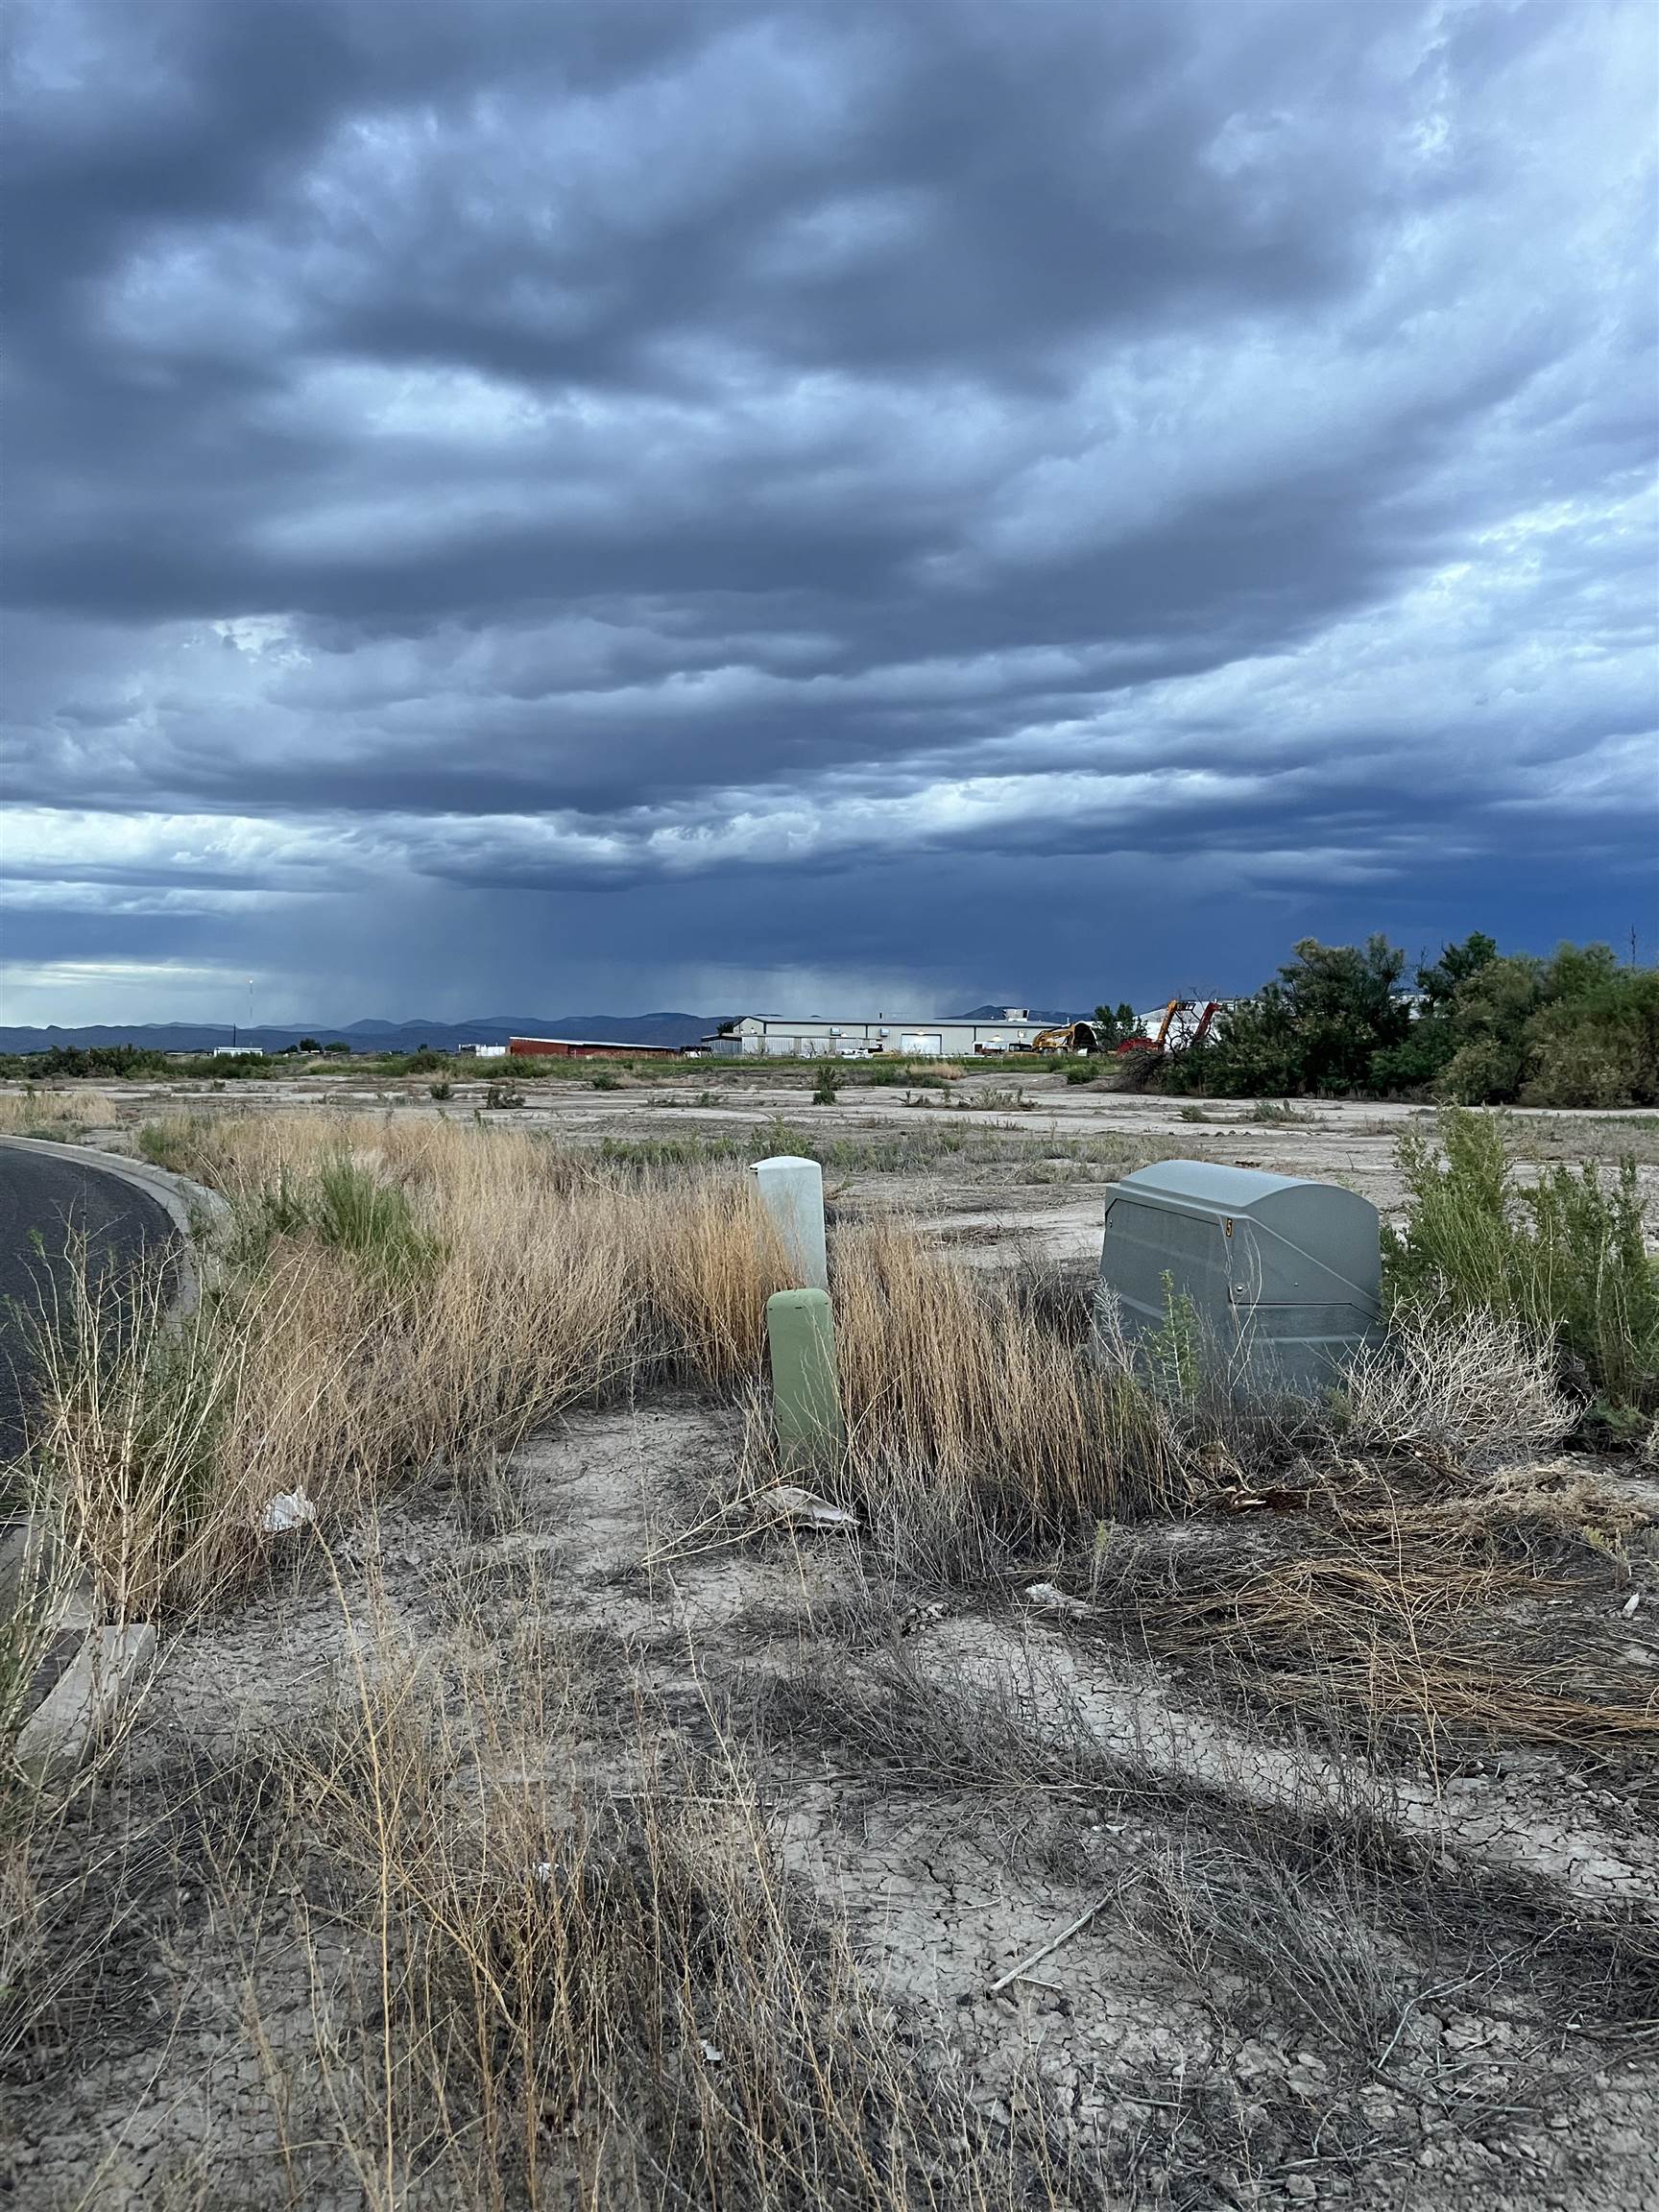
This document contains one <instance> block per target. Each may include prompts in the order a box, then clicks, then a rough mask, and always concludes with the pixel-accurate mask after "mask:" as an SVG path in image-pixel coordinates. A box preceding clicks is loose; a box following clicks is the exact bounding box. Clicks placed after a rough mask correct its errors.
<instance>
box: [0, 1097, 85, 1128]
mask: <svg viewBox="0 0 1659 2212" xmlns="http://www.w3.org/2000/svg"><path fill="white" fill-rule="evenodd" d="M82 1106H83V1101H82V1100H80V1099H78V1098H77V1097H76V1096H75V1094H73V1093H72V1092H62V1091H36V1089H35V1087H34V1085H33V1084H30V1085H28V1086H27V1087H26V1088H25V1089H23V1090H22V1091H0V1135H4V1136H8V1137H65V1138H67V1137H72V1136H74V1135H76V1134H77V1132H79V1131H80V1130H82V1129H84V1127H85V1125H86V1117H85V1114H84V1112H83V1111H82Z"/></svg>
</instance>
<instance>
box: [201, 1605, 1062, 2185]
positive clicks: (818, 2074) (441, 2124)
mask: <svg viewBox="0 0 1659 2212" xmlns="http://www.w3.org/2000/svg"><path fill="white" fill-rule="evenodd" d="M534 1616H535V1608H532V1609H531V1613H530V1616H529V1618H528V1619H527V1621H526V1623H525V1624H524V1625H523V1626H522V1627H521V1628H520V1629H519V1630H518V1631H517V1633H515V1634H512V1635H510V1636H509V1637H508V1638H506V1639H505V1640H504V1641H503V1642H501V1643H499V1644H493V1643H491V1642H489V1641H488V1639H487V1638H484V1637H483V1632H482V1631H481V1630H480V1629H479V1628H478V1627H477V1625H476V1624H472V1625H470V1626H469V1627H467V1628H466V1629H465V1630H464V1631H463V1633H461V1634H460V1635H459V1636H457V1638H456V1639H455V1641H454V1642H453V1643H451V1644H450V1645H449V1646H448V1647H446V1648H445V1650H444V1651H443V1653H442V1654H441V1660H442V1663H441V1664H426V1665H422V1664H421V1661H420V1659H419V1657H418V1655H417V1654H416V1653H415V1652H414V1651H412V1650H410V1649H407V1648H404V1647H401V1646H400V1645H399V1644H398V1643H397V1640H396V1638H389V1636H388V1631H387V1627H386V1624H385V1623H384V1622H380V1623H368V1624H364V1625H365V1628H366V1632H365V1634H364V1635H363V1636H362V1637H361V1639H360V1641H359V1648H360V1649H362V1650H364V1651H365V1652H366V1656H365V1657H364V1658H363V1659H362V1661H361V1662H360V1664H359V1666H358V1669H357V1671H356V1672H355V1674H354V1676H353V1678H352V1679H350V1680H349V1682H348V1684H347V1686H346V1688H345V1690H344V1692H343V1694H342V1696H341V1698H340V1701H339V1703H338V1706H337V1708H336V1710H335V1712H334V1714H333V1716H332V1719H331V1721H330V1722H329V1724H328V1725H327V1726H326V1727H325V1728H324V1729H321V1730H313V1731H312V1732H310V1733H309V1734H307V1735H306V1736H304V1737H302V1738H299V1739H296V1740H294V1741H292V1742H288V1743H282V1744H280V1745H278V1746H276V1748H275V1750H274V1751H272V1752H271V1753H269V1754H268V1755H267V1756H266V1758H265V1759H264V1760H263V1762H262V1767H263V1772H262V1774H261V1777H260V1793H261V1795H262V1797H263V1799H264V1801H265V1804H266V1807H267V1820H268V1821H269V1820H270V1809H271V1808H272V1807H275V1808H276V1818H275V1823H274V1833H273V1835H272V1837H271V1840H270V1843H269V1845H268V1849H269V1853H270V1859H271V1863H272V1866H273V1869H276V1867H278V1866H286V1867H289V1868H295V1867H299V1866H301V1865H302V1866H303V1867H304V1868H305V1869H306V1880H305V1882H304V1883H303V1885H301V1884H299V1883H293V1882H289V1881H287V1880H286V1879H284V1880H281V1881H280V1882H278V1883H276V1885H275V1893H276V1894H277V1895H279V1896H284V1897H286V1898H287V1899H289V1900H290V1901H291V1902H290V1905H289V1907H288V1908H287V1911H286V1913H285V1915H284V1924H283V1925H279V1926H274V1925H266V1926H263V1927H260V1926H257V1925H254V1924H250V1925H249V1926H248V1928H247V1931H246V1936H245V1942H246V1948H247V1955H248V1964H247V1984H248V1989H249V2001H248V2006H247V2012H248V2020H247V2023H246V2026H247V2032H248V2035H249V2037H250V2040H252V2043H253V2044H254V2047H255V2048H256V2049H260V2050H264V2051H268V2052H275V2051H276V2050H277V2049H278V2047H279V2045H280V2043H281V2038H280V2036H279V2035H278V2034H277V2033H276V2032H275V2031H274V2030H273V2031H272V2032H267V2015H268V2013H269V2012H270V2011H271V2008H273V2007H274V2006H275V2007H278V2008H279V2007H280V2006H281V2005H282V2002H283V1992H284V1977H285V1976H291V1974H292V1961H293V1960H294V1959H295V1958H296V1957H297V1956H298V1957H301V1958H302V1959H304V1960H307V1961H308V1969H307V1975H306V1979H307V1982H308V1984H309V1989H310V2007H309V2010H310V2018H311V2023H312V2033H311V2037H310V2045H309V2048H308V2049H303V2050H296V2049H295V2048H294V2045H293V2040H292V2037H290V2038H289V2039H288V2042H287V2047H286V2056H285V2060H284V2061H283V2063H282V2066H281V2079H280V2080H273V2082H272V2101H273V2106H274V2110H275V2113H276V2121H277V2125H278V2128H279V2130H280V2135H281V2142H280V2149H279V2155H280V2157H281V2160H282V2162H283V2164H284V2165H285V2166H286V2167H287V2170H288V2171H289V2173H290V2175H291V2176H303V2180H302V2182H301V2186H302V2187H303V2186H307V2185H308V2186H310V2187H313V2188H315V2187H318V2186H320V2185H321V2184H322V2183H323V2182H324V2181H325V2179H327V2180H333V2181H336V2182H338V2181H339V2180H341V2179H345V2178H348V2177H349V2179H350V2180H351V2181H352V2182H354V2184H355V2186H356V2188H357V2189H358V2190H359V2191H360V2192H361V2197H362V2200H363V2201H364V2202H366V2203H370V2204H374V2205H383V2206H387V2207H390V2206H391V2205H393V2204H394V2203H400V2202H407V2201H416V2200H419V2201H421V2202H426V2203H443V2204H445V2205H455V2206H458V2207H465V2208H467V2212H472V2208H479V2212H482V2208H484V2207H490V2208H491V2212H494V2208H496V2207H500V2206H506V2205H524V2206H531V2205H539V2204H555V2203H557V2204H566V2203H568V2204H581V2205H595V2206H597V2205H605V2206H608V2207H609V2206H615V2207H618V2208H622V2212H626V2208H628V2207H637V2208H640V2212H643V2208H644V2207H646V2206H651V2207H657V2206H661V2205H664V2204H702V2205H715V2204H718V2205H721V2206H729V2207H732V2208H733V2212H761V2208H765V2212H774V2208H776V2212H791V2208H793V2212H836V2208H841V2212H854V2208H856V2212H884V2208H888V2212H920V2208H922V2207H926V2208H928V2212H947V2208H948V2207H950V2208H954V2207H965V2208H967V2212H1015V2207H1017V2206H1029V2207H1033V2208H1035V2207H1038V2206H1055V2207H1057V2206H1060V2205H1063V2204H1072V2205H1076V2206H1079V2207H1082V2206H1084V2205H1088V2204H1093V2203H1097V2202H1099V2201H1100V2199H1099V2197H1098V2195H1097V2194H1096V2193H1094V2191H1088V2192H1085V2190H1084V2189H1083V2188H1082V2187H1081V2186H1080V2187H1079V2189H1078V2191H1077V2193H1076V2194H1071V2193H1070V2192H1069V2191H1068V2190H1067V2189H1066V2187H1065V2185H1064V2182H1063V2180H1062V2176H1061V2174H1060V2172H1059V2163H1060V2162H1059V2161H1058V2160H1057V2159H1056V2158H1054V2157H1052V2156H1051V2155H1050V2152H1049V2149H1048V2146H1047V2143H1046V2139H1045V2135H1044V2132H1043V2130H1042V2128H1041V2127H1040V2126H1027V2127H1025V2128H1021V2129H1020V2130H1018V2131H1017V2132H1016V2134H1015V2135H1014V2136H1013V2137H1012V2138H1010V2137H1008V2136H1006V2135H1004V2136H1003V2137H1001V2138H1000V2139H999V2140H996V2141H989V2140H987V2138H986V2135H985V2132H984V2131H983V2130H982V2129H981V2128H980V2127H979V2126H978V2125H977V2124H976V2123H975V2122H974V2120H973V2119H972V2117H971V2115H970V2114H969V2113H968V2112H967V2110H966V2108H965V2107H964V2106H963V2105H962V2104H961V2103H960V2101H959V2100H958V2099H957V2098H956V2097H955V2096H953V2095H952V2093H951V2091H950V2086H949V2082H948V2080H946V2079H945V2078H943V2077H941V2076H940V2075H938V2074H935V2073H932V2072H930V2071H929V2070H928V2069H927V2068H926V2065H925V2062H924V2061H923V2059H922V2058H921V2057H920V2056H919V2055H918V2053H917V2052H916V2050H915V2049H914V2048H913V2046H912V2042H911V2041H910V2039H909V2038H908V2036H907V2034H906V2032H905V2031H906V2024H905V2023H904V2022H902V2020H900V2019H899V2018H898V2017H897V2016H896V2015H895V2014H894V2013H893V2012H892V2011H891V2010H890V2009H888V2008H886V2007H885V2006H883V2005H882V2004H880V2003H879V2002H878V2000H877V1999H876V1998H875V1997H874V1996H873V1994H872V1993H871V1990H870V1988H869V1987H868V1985H867V1984H866V1983H865V1981H864V1978H863V1976H862V1975H861V1973H860V1971H859V1968H858V1965H857V1962H856V1960H854V1955H853V1953H852V1950H851V1948H850V1945H849V1942H848V1939H847V1936H846V1933H845V1931H844V1929H842V1928H841V1927H840V1926H839V1925H837V1924H836V1923H835V1922H833V1921H832V1920H829V1919H828V1918H826V1917H825V1915H824V1913H823V1912H822V1911H821V1910H820V1909H819V1908H818V1907H817V1906H816V1905H815V1904H814V1903H810V1902H808V1901H807V1900H806V1899H805V1897H804V1896H803V1895H802V1894H801V1893H799V1892H798V1890H797V1888H796V1887H795V1886H794V1885H793V1884H792V1883H791V1882H790V1880H789V1879H788V1877H787V1876H786V1875H785V1874H784V1872H783V1870H782V1867H781V1863H780V1860H779V1857H778V1853H777V1850H776V1847H775V1844H774V1842H773V1839H772V1838H771V1836H770V1834H769V1831H768V1826H767V1820H766V1816H765V1815H764V1813H763V1811H762V1808H761V1804H760V1801H759V1798H758V1796H757V1791H756V1790H755V1787H754V1784H753V1782H752V1781H751V1779H750V1778H749V1776H748V1774H747V1772H746V1771H745V1769H744V1767H743V1765H742V1763H741V1760H740V1758H739V1756H738V1753H737V1751H736V1749H735V1747H734V1746H733V1743H731V1742H730V1741H729V1740H727V1739H725V1738H724V1737H720V1736H716V1737H715V1739H714V1741H713V1744H712V1748H711V1749H710V1750H709V1752H708V1753H707V1754H705V1755H702V1756H699V1755H695V1754H693V1753H692V1752H690V1751H689V1750H688V1749H687V1748H685V1746H684V1745H683V1744H681V1743H678V1742H676V1741H674V1740H672V1739H670V1738H669V1737H668V1736H667V1734H666V1732H665V1730H664V1727H663V1722H662V1719H661V1714H660V1713H658V1712H657V1711H656V1710H655V1708H654V1707H653V1705H652V1703H651V1701H650V1698H649V1695H648V1694H647V1693H646V1692H644V1691H643V1689H642V1688H640V1687H639V1685H638V1684H636V1686H635V1691H636V1696H637V1706H636V1710H635V1716H634V1720H633V1724H632V1727H631V1729H630V1730H629V1731H628V1733H627V1735H626V1736H625V1737H624V1739H623V1740H622V1741H621V1742H620V1743H618V1742H616V1741H614V1740H613V1741H610V1742H608V1743H604V1744H603V1753H604V1767H605V1769H606V1771H607V1776H608V1779H607V1780H605V1781H588V1780H585V1779H584V1778H583V1777H584V1775H585V1774H587V1773H588V1772H590V1771H592V1770H593V1768H594V1767H595V1765H596V1758H595V1753H596V1750H598V1749H599V1748H600V1746H599V1745H597V1744H596V1743H595V1740H594V1718H593V1713H592V1710H591V1698H592V1694H593V1681H592V1677H591V1673H590V1672H589V1671H588V1670H587V1669H586V1668H585V1666H584V1663H583V1656H582V1654H581V1653H580V1652H579V1651H578V1650H577V1649H576V1647H574V1646H572V1645H570V1644H566V1643H563V1642H561V1641H560V1640H559V1639H557V1638H552V1637H549V1636H548V1635H547V1634H546V1633H545V1632H544V1631H542V1630H541V1628H540V1627H539V1626H538V1623H537V1622H536V1620H535V1617H534ZM481 1638H482V1639H483V1640H481ZM618 1783H620V1784H621V1785H622V1786H621V1787H620V1788H617V1787H616V1784H618ZM231 1825H232V1829H233V1837H232V1856H231V1857H230V1858H229V1859H228V1862H227V1869H226V1873H227V1881H228V1887H229V1888H230V1895H228V1898H227V1904H228V1906H230V1905H232V1903H233V1899H234V1898H235V1897H236V1896H237V1895H238V1894H245V1893H246V1886H247V1874H246V1867H245V1863H244V1861H245V1855H246V1834H247V1831H246V1827H245V1825H244V1824H243V1823H241V1822H240V1821H237V1820H233V1821H232V1823H231ZM323 1900H326V1903H325V1904H324V1903H323V1902H322V1901H323ZM289 1915H291V1917H290V1916H289ZM320 2148H321V2155H320V2154H319V2152H320Z"/></svg>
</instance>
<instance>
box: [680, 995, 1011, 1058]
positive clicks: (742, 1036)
mask: <svg viewBox="0 0 1659 2212" xmlns="http://www.w3.org/2000/svg"><path fill="white" fill-rule="evenodd" d="M1049 1027H1050V1024H1049V1023H1047V1022H1034V1021H1033V1020H1032V1019H1031V1016H1030V1013H1029V1011H1028V1010H1027V1009H1026V1008H1025V1007H1023V1006H1009V1007H1006V1008H1004V1010H1003V1013H1002V1016H1001V1019H1000V1020H998V1021H991V1022H977V1021H964V1020H962V1019H960V1018H958V1019H951V1018H950V1017H944V1018H940V1017H936V1016H928V1017H926V1018H924V1017H921V1016H915V1017H911V1018H906V1019H904V1020H900V1019H899V1018H898V1017H896V1016H895V1017H894V1018H893V1019H891V1020H889V1019H888V1018H887V1017H886V1016H885V1015H881V1014H878V1015H877V1016H876V1017H875V1019H874V1020H873V1021H872V1020H870V1019H868V1018H863V1019H856V1020H851V1021H837V1022H830V1021H827V1020H825V1019H824V1018H823V1017H822V1016H815V1017H814V1018H813V1019H812V1020H810V1021H806V1020H804V1019H803V1018H802V1017H801V1016H799V1015H796V1014H740V1015H738V1016H736V1017H735V1019H734V1020H733V1021H731V1022H722V1023H721V1025H720V1027H719V1028H718V1029H716V1030H715V1031H714V1033H713V1035H712V1036H710V1037H706V1038H705V1039H704V1040H703V1044H704V1048H705V1049H706V1050H708V1051H710V1052H715V1053H718V1054H720V1055H721V1056H722V1057H725V1056H727V1055H731V1056H733V1057H736V1056H738V1055H742V1056H744V1057H748V1056H750V1055H756V1056H762V1055H763V1056H765V1057H767V1058H770V1059H802V1060H811V1059H819V1058H823V1059H837V1060H850V1059H865V1058H868V1057H869V1056H870V1055H871V1054H873V1053H877V1052H891V1053H894V1054H895V1055H897V1056H898V1057H900V1058H902V1059H906V1060H933V1059H940V1060H972V1059H974V1057H975V1056H981V1057H982V1056H984V1055H986V1054H991V1053H998V1052H1025V1051H1029V1050H1030V1048H1031V1046H1032V1045H1033V1044H1034V1043H1035V1041H1036V1039H1037V1038H1038V1037H1039V1036H1041V1035H1042V1034H1044V1033H1045V1032H1046V1030H1047V1029H1048V1028H1049Z"/></svg>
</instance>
